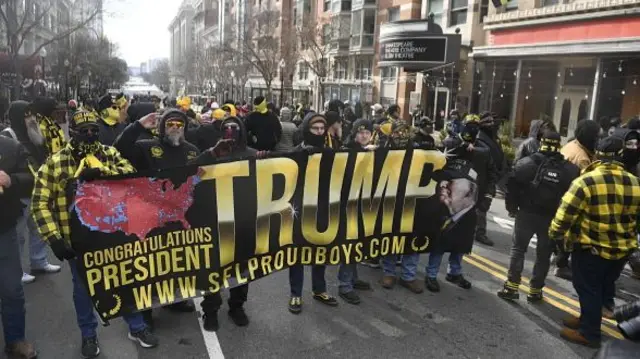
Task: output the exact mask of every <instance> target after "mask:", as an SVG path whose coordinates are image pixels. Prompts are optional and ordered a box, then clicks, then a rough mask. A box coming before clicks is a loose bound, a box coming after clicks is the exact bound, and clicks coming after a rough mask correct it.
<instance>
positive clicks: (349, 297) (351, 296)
mask: <svg viewBox="0 0 640 359" xmlns="http://www.w3.org/2000/svg"><path fill="white" fill-rule="evenodd" d="M340 298H342V299H344V300H345V302H347V303H349V304H354V305H358V304H360V296H359V295H358V293H356V291H354V290H352V291H350V292H345V293H340Z"/></svg>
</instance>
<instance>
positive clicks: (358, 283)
mask: <svg viewBox="0 0 640 359" xmlns="http://www.w3.org/2000/svg"><path fill="white" fill-rule="evenodd" d="M353 288H354V289H357V290H371V284H369V282H365V281H363V280H360V279H356V280H355V281H354V282H353Z"/></svg>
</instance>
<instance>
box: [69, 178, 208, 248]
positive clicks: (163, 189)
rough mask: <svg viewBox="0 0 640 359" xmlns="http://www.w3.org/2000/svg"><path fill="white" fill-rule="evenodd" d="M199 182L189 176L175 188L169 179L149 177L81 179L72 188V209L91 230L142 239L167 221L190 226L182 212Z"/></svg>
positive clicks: (198, 179) (190, 201)
mask: <svg viewBox="0 0 640 359" xmlns="http://www.w3.org/2000/svg"><path fill="white" fill-rule="evenodd" d="M199 182H200V177H199V176H191V177H189V178H188V179H187V181H186V182H185V183H183V184H182V185H181V186H180V187H178V188H176V189H174V185H173V183H172V182H171V181H170V180H167V179H155V178H150V177H141V178H131V179H123V180H104V181H100V180H98V181H93V182H84V183H80V184H79V185H78V189H77V191H76V198H75V211H76V213H77V215H78V218H79V219H80V222H81V223H82V224H83V225H84V226H86V227H88V228H89V229H91V230H92V231H99V232H104V233H115V232H118V231H122V232H124V233H125V234H126V235H136V236H137V237H138V239H140V240H143V239H144V238H145V236H146V235H147V233H149V232H150V231H151V230H152V229H154V228H158V227H162V226H164V225H165V224H166V223H168V222H181V223H182V225H183V226H184V228H185V229H189V228H190V225H189V223H188V222H187V219H186V217H185V215H186V212H187V210H188V209H189V207H191V204H192V203H193V190H194V188H195V186H196V184H198V183H199Z"/></svg>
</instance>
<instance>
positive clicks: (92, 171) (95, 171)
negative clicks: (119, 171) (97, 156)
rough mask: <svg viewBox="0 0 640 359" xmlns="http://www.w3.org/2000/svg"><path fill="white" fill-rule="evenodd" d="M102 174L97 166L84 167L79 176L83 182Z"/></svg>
mask: <svg viewBox="0 0 640 359" xmlns="http://www.w3.org/2000/svg"><path fill="white" fill-rule="evenodd" d="M100 175H102V172H101V171H100V169H99V168H85V169H84V170H82V172H81V173H80V176H79V178H80V179H81V180H82V181H85V182H91V181H93V180H95V179H97V178H98V177H100Z"/></svg>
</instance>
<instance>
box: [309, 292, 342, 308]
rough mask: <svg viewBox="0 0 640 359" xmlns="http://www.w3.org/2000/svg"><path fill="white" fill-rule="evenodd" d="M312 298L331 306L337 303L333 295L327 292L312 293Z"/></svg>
mask: <svg viewBox="0 0 640 359" xmlns="http://www.w3.org/2000/svg"><path fill="white" fill-rule="evenodd" d="M313 299H315V300H317V301H318V302H320V303H322V304H326V305H328V306H331V307H335V306H337V305H338V300H337V299H336V298H335V297H332V296H330V295H329V293H327V292H323V293H313Z"/></svg>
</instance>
